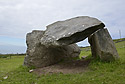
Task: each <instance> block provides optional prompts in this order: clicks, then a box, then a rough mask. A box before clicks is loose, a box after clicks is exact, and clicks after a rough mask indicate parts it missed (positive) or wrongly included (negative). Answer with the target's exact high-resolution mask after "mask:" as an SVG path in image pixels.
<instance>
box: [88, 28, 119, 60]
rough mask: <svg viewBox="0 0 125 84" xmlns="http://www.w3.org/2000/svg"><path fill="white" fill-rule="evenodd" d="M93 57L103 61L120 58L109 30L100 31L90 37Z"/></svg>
mask: <svg viewBox="0 0 125 84" xmlns="http://www.w3.org/2000/svg"><path fill="white" fill-rule="evenodd" d="M88 40H89V43H90V45H91V52H92V56H93V57H95V58H100V59H101V60H103V61H113V60H117V59H118V58H119V55H118V53H117V50H116V47H115V45H114V42H113V40H112V38H111V36H110V34H109V32H108V30H107V29H100V30H98V31H97V32H95V33H94V34H92V35H91V36H89V39H88Z"/></svg>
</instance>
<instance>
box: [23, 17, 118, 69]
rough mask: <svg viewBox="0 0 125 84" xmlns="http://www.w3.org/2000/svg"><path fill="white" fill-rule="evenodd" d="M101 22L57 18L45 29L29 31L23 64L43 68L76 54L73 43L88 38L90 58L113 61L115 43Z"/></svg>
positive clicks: (115, 55) (88, 19)
mask: <svg viewBox="0 0 125 84" xmlns="http://www.w3.org/2000/svg"><path fill="white" fill-rule="evenodd" d="M104 27H105V25H104V23H102V22H101V21H100V20H98V19H96V18H93V17H89V16H80V17H75V18H71V19H67V20H64V21H57V22H55V23H53V24H50V25H48V26H47V28H46V30H45V31H42V30H33V31H32V32H31V33H28V34H27V35H26V43H27V52H26V57H25V59H24V65H25V66H28V67H31V66H34V67H45V66H49V65H52V64H55V63H58V62H60V61H61V60H63V59H70V58H74V57H79V54H80V51H81V50H80V48H79V46H78V45H77V44H76V43H77V42H80V41H82V40H84V39H86V38H87V37H88V41H89V43H90V45H91V52H92V56H93V57H94V58H100V59H101V60H103V61H113V60H117V59H118V58H119V55H118V53H117V50H116V48H115V45H114V43H113V41H112V38H111V36H110V34H109V32H108V30H107V29H106V28H104Z"/></svg>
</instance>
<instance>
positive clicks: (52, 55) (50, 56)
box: [24, 30, 80, 67]
mask: <svg viewBox="0 0 125 84" xmlns="http://www.w3.org/2000/svg"><path fill="white" fill-rule="evenodd" d="M43 34H44V31H37V30H35V31H33V32H31V33H28V34H27V36H26V43H27V52H26V57H25V59H24V65H26V66H30V67H31V66H34V67H44V66H48V65H52V64H55V63H57V62H59V61H61V60H62V59H68V58H71V57H78V56H79V54H80V48H79V47H78V46H77V45H76V44H72V45H68V46H60V47H59V46H50V47H46V46H45V45H42V44H41V43H40V38H41V37H42V36H43Z"/></svg>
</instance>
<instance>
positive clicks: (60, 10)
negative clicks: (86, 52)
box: [0, 0, 125, 46]
mask: <svg viewBox="0 0 125 84" xmlns="http://www.w3.org/2000/svg"><path fill="white" fill-rule="evenodd" d="M76 16H91V17H96V18H98V19H99V20H101V21H102V22H104V23H105V25H106V27H107V28H108V30H109V32H110V34H111V36H112V38H120V35H119V31H121V36H122V37H125V33H124V32H125V0H0V44H1V45H2V44H4V45H5V44H11V45H18V46H25V36H26V33H27V32H31V31H32V30H45V28H46V26H47V25H48V24H51V23H53V22H55V21H59V20H65V19H69V18H72V17H76ZM85 44H86V41H85V42H82V43H80V45H85Z"/></svg>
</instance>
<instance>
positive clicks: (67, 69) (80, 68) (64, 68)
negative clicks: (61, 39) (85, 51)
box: [33, 59, 90, 75]
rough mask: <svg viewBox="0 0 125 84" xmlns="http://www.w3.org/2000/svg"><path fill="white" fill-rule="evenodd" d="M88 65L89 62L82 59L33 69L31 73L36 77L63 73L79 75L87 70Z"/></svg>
mask: <svg viewBox="0 0 125 84" xmlns="http://www.w3.org/2000/svg"><path fill="white" fill-rule="evenodd" d="M89 63H90V60H84V59H83V60H68V61H63V62H61V63H58V64H54V65H51V66H47V67H43V68H37V69H34V70H33V72H34V73H36V74H38V75H41V74H53V73H63V74H70V73H81V72H85V71H86V70H87V66H88V64H89Z"/></svg>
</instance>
